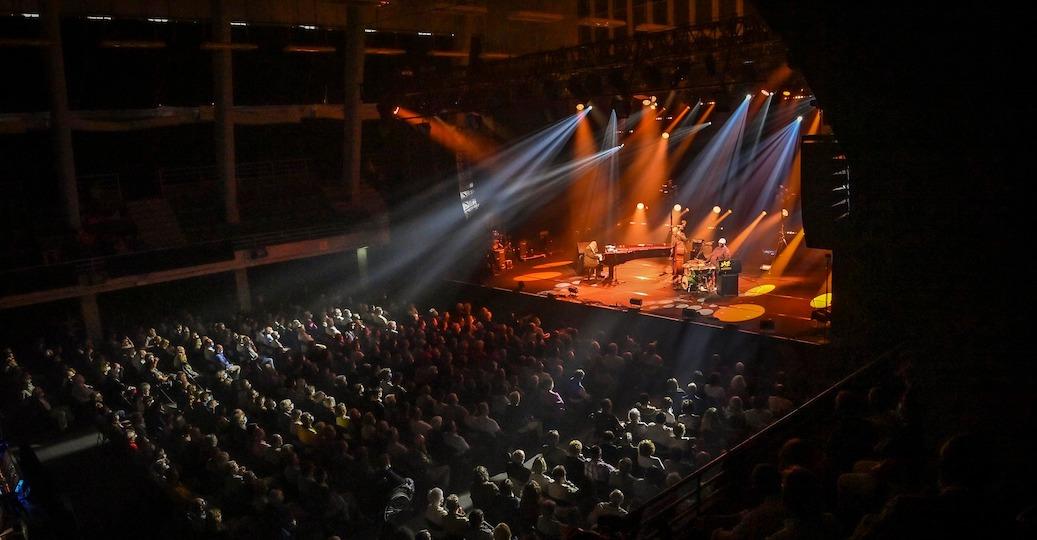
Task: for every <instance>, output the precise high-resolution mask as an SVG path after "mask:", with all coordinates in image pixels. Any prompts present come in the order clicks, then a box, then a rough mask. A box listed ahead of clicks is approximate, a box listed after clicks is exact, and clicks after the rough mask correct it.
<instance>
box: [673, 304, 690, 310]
mask: <svg viewBox="0 0 1037 540" xmlns="http://www.w3.org/2000/svg"><path fill="white" fill-rule="evenodd" d="M674 307H676V308H677V309H684V308H686V307H688V304H677V305H676V306H674Z"/></svg>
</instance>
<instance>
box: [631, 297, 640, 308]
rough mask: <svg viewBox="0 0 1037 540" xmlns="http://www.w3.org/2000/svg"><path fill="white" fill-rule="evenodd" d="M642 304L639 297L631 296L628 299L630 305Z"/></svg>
mask: <svg viewBox="0 0 1037 540" xmlns="http://www.w3.org/2000/svg"><path fill="white" fill-rule="evenodd" d="M642 304H643V302H642V301H641V299H640V298H631V299H630V305H631V306H637V307H641V305H642Z"/></svg>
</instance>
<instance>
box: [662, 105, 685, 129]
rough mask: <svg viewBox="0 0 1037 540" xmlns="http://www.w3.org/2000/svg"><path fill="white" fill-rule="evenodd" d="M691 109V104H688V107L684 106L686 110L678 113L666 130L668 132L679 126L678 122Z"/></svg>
mask: <svg viewBox="0 0 1037 540" xmlns="http://www.w3.org/2000/svg"><path fill="white" fill-rule="evenodd" d="M690 111H691V106H690V105H689V106H687V107H684V110H683V111H681V112H680V114H678V115H677V116H674V117H673V120H672V121H671V122H670V125H668V126H666V130H665V131H666V132H667V133H669V132H671V131H673V128H675V127H677V124H678V123H680V121H681V119H682V118H684V117H685V116H686V115H687V114H688V112H690Z"/></svg>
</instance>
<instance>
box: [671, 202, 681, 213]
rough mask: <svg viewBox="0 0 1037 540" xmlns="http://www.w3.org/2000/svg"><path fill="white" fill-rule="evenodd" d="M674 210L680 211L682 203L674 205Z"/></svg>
mask: <svg viewBox="0 0 1037 540" xmlns="http://www.w3.org/2000/svg"><path fill="white" fill-rule="evenodd" d="M673 211H674V212H680V211H681V205H680V204H675V205H673Z"/></svg>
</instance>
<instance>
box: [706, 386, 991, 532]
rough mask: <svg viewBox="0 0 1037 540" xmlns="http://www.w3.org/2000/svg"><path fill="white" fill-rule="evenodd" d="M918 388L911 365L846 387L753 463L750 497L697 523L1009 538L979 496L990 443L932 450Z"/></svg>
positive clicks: (961, 439)
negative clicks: (822, 415)
mask: <svg viewBox="0 0 1037 540" xmlns="http://www.w3.org/2000/svg"><path fill="white" fill-rule="evenodd" d="M916 396H917V392H916V391H914V390H913V389H912V381H911V379H910V369H900V370H898V371H897V373H896V374H895V375H894V376H892V377H891V378H886V379H884V380H883V381H882V382H880V383H879V384H876V385H875V386H871V387H870V388H866V389H844V390H841V391H840V392H838V393H837V394H836V396H835V402H834V417H833V418H832V419H831V423H830V424H828V423H827V422H826V425H825V426H823V427H819V428H818V430H819V433H817V434H815V435H814V436H811V437H804V438H800V437H795V438H791V439H788V440H786V441H785V443H784V445H782V446H781V448H780V450H779V452H778V453H777V455H776V456H774V460H773V461H768V462H764V463H759V464H757V465H756V466H755V467H754V468H753V469H752V474H751V479H750V481H749V484H750V485H751V487H750V488H749V489H748V490H747V492H748V493H747V494H746V496H745V497H744V498H742V501H743V502H748V501H753V504H750V505H749V506H748V507H747V508H744V509H742V510H741V511H739V512H737V513H734V514H729V515H709V516H707V517H700V518H699V519H698V520H697V523H696V525H697V526H696V527H695V529H696V530H697V531H700V532H705V533H711V534H708V536H707V535H703V536H702V537H703V538H706V537H709V538H711V539H712V540H737V539H749V538H767V539H772V540H786V539H827V538H831V539H839V538H852V539H859V540H865V539H869V540H871V539H894V538H983V537H1005V536H1011V535H1010V534H1008V533H1004V532H1003V531H1002V532H1001V533H995V532H994V531H996V530H997V528H996V527H995V526H994V523H996V522H997V519H996V518H995V517H994V512H992V511H990V510H991V506H990V504H989V503H988V502H985V501H984V500H983V496H982V493H983V488H984V485H985V484H986V483H987V482H988V477H989V476H990V474H989V471H987V470H985V469H984V468H983V467H982V466H981V464H989V461H990V457H989V455H988V448H987V445H986V443H985V442H984V441H983V440H982V439H981V438H979V437H977V436H975V435H972V434H967V433H962V434H958V435H955V436H953V437H951V438H949V439H948V440H946V441H945V442H944V443H943V444H942V445H941V447H940V449H939V454H938V455H937V456H930V455H929V454H931V453H932V452H930V451H927V450H926V444H925V442H924V436H923V431H924V426H923V423H922V421H921V418H922V416H921V414H920V405H919V403H918V400H917V397H916ZM815 427H817V426H815ZM933 469H935V471H934V470H933Z"/></svg>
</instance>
